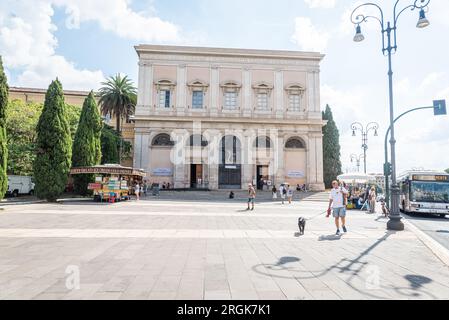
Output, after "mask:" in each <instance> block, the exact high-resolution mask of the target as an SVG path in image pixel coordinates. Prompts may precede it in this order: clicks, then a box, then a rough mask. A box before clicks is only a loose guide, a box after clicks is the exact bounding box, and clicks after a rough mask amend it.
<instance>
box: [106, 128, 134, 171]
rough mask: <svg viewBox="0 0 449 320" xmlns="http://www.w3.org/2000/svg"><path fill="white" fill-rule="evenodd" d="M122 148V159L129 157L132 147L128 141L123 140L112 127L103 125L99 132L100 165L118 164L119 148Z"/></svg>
mask: <svg viewBox="0 0 449 320" xmlns="http://www.w3.org/2000/svg"><path fill="white" fill-rule="evenodd" d="M120 144H121V146H122V158H124V159H127V158H130V157H131V151H132V146H131V143H130V142H128V141H125V140H123V138H122V137H121V135H120V133H118V132H117V131H116V130H114V128H113V127H111V126H108V125H107V124H105V125H104V126H103V129H102V131H101V155H102V158H101V163H102V164H105V163H112V164H114V163H115V164H117V163H119V151H118V150H119V148H120Z"/></svg>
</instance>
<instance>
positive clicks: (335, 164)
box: [322, 105, 342, 188]
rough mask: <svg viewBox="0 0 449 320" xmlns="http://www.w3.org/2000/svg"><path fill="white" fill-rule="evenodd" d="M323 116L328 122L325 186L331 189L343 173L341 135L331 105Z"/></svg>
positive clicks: (325, 132)
mask: <svg viewBox="0 0 449 320" xmlns="http://www.w3.org/2000/svg"><path fill="white" fill-rule="evenodd" d="M322 116H323V120H327V124H326V125H325V126H324V127H323V153H324V154H323V166H324V168H323V173H324V184H325V186H326V188H330V187H331V186H332V181H333V180H335V179H336V178H337V176H339V175H340V174H341V173H342V172H341V160H340V134H339V132H338V128H337V125H336V124H335V121H334V117H333V115H332V110H331V108H330V107H329V105H326V110H325V111H324V112H323V113H322Z"/></svg>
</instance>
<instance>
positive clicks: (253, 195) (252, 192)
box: [246, 183, 256, 210]
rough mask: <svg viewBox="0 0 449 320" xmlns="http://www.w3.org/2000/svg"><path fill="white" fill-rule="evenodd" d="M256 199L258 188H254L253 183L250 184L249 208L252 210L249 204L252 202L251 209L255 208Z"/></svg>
mask: <svg viewBox="0 0 449 320" xmlns="http://www.w3.org/2000/svg"><path fill="white" fill-rule="evenodd" d="M255 200H256V190H255V189H254V187H253V185H252V184H251V183H249V184H248V209H246V210H250V207H249V205H250V204H251V210H254V201H255Z"/></svg>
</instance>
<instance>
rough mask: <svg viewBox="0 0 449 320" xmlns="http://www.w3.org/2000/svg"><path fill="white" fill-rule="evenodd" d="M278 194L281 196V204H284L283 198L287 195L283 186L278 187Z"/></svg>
mask: <svg viewBox="0 0 449 320" xmlns="http://www.w3.org/2000/svg"><path fill="white" fill-rule="evenodd" d="M279 193H280V194H281V201H282V204H284V201H285V196H286V195H287V189H286V185H285V184H281V186H280V187H279Z"/></svg>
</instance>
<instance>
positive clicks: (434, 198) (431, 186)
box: [410, 181, 449, 203]
mask: <svg viewBox="0 0 449 320" xmlns="http://www.w3.org/2000/svg"><path fill="white" fill-rule="evenodd" d="M410 195H411V200H412V201H416V202H442V203H449V182H430V181H429V182H423V181H413V182H412V184H411V190H410Z"/></svg>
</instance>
